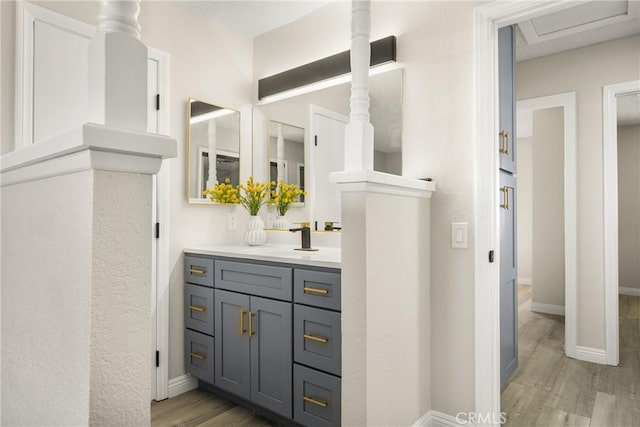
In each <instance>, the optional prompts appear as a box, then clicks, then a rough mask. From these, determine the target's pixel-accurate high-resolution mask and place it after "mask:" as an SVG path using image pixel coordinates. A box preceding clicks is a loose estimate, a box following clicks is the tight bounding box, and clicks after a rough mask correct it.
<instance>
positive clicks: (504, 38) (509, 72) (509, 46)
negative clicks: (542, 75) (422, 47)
mask: <svg viewBox="0 0 640 427" xmlns="http://www.w3.org/2000/svg"><path fill="white" fill-rule="evenodd" d="M498 76H499V84H498V87H499V94H500V134H499V135H498V137H499V138H500V139H499V140H500V145H499V147H500V149H499V150H500V169H502V170H505V171H508V172H511V173H515V172H516V144H515V136H516V129H515V120H514V118H515V111H516V102H515V99H516V98H515V43H514V30H513V27H503V28H500V29H499V30H498Z"/></svg>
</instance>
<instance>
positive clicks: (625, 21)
mask: <svg viewBox="0 0 640 427" xmlns="http://www.w3.org/2000/svg"><path fill="white" fill-rule="evenodd" d="M639 9H640V2H638V1H637V0H608V1H588V2H581V3H580V4H578V5H576V6H573V7H569V8H566V9H563V10H560V11H558V12H554V13H550V14H547V15H544V16H539V17H536V18H532V19H529V20H525V21H522V22H519V23H518V25H517V31H516V60H517V61H523V60H526V59H532V58H537V57H539V56H546V55H551V54H554V53H558V52H563V51H565V50H570V49H576V48H579V47H584V46H589V45H592V44H596V43H602V42H605V41H609V40H614V39H619V38H622V37H628V36H631V35H634V34H639V33H640V13H639Z"/></svg>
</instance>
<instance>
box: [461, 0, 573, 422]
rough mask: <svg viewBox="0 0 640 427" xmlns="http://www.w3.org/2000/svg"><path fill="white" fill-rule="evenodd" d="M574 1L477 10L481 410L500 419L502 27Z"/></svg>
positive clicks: (476, 266) (478, 400)
mask: <svg viewBox="0 0 640 427" xmlns="http://www.w3.org/2000/svg"><path fill="white" fill-rule="evenodd" d="M572 5H573V4H572V3H570V2H569V1H549V0H547V1H541V2H500V1H494V2H491V3H489V4H485V5H482V6H478V7H476V8H475V9H474V29H473V31H474V39H473V40H474V45H473V53H474V58H473V59H474V67H473V82H474V84H473V86H474V87H473V108H474V124H473V134H474V157H475V180H474V181H475V184H474V222H475V224H476V226H475V230H474V237H475V249H474V276H475V279H474V294H475V295H474V301H475V306H474V308H475V319H474V321H475V323H474V324H475V366H474V372H475V412H476V413H478V414H481V415H483V416H489V417H491V421H490V424H491V425H498V423H499V421H500V294H499V289H500V264H499V262H497V263H492V262H490V261H489V253H490V251H496V252H497V253H496V256H495V259H498V260H499V259H500V253H499V252H500V226H499V224H500V222H499V220H500V218H499V212H498V209H497V206H498V203H499V202H498V200H499V198H498V197H499V194H498V183H499V176H498V174H499V170H498V165H499V164H500V163H499V152H498V143H499V141H498V132H499V126H498V123H499V121H498V99H499V98H498V28H499V27H503V26H507V25H511V24H515V23H516V22H518V21H520V20H524V19H530V18H532V17H535V16H540V15H544V14H546V13H550V12H555V11H558V10H562V9H566V8H568V7H571V6H572Z"/></svg>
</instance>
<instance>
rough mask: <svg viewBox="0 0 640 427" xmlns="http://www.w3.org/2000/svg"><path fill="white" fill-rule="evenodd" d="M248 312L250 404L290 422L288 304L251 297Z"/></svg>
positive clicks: (290, 363)
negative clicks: (249, 328) (249, 331)
mask: <svg viewBox="0 0 640 427" xmlns="http://www.w3.org/2000/svg"><path fill="white" fill-rule="evenodd" d="M251 312H252V313H253V314H252V318H253V324H252V332H253V336H252V337H251V400H252V401H253V402H254V403H256V404H258V405H260V406H263V407H265V408H267V409H270V410H272V411H273V412H275V413H277V414H280V415H282V416H284V417H287V418H291V417H292V409H291V406H292V405H291V404H292V401H291V398H292V393H293V390H292V381H293V379H292V375H293V373H292V369H293V365H292V363H293V360H292V358H293V355H292V350H293V349H292V336H291V334H292V332H291V328H292V320H293V319H292V313H291V304H290V303H286V302H280V301H273V300H269V299H266V298H260V297H251Z"/></svg>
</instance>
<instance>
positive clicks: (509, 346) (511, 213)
mask: <svg viewBox="0 0 640 427" xmlns="http://www.w3.org/2000/svg"><path fill="white" fill-rule="evenodd" d="M499 194H500V385H501V386H504V385H505V384H506V383H507V381H508V380H509V378H510V377H511V375H513V373H514V372H515V370H516V368H517V367H518V281H517V277H518V275H517V265H516V262H517V259H518V257H517V240H516V205H515V200H516V179H515V177H514V176H513V175H511V174H509V173H507V172H504V171H500V192H499Z"/></svg>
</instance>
